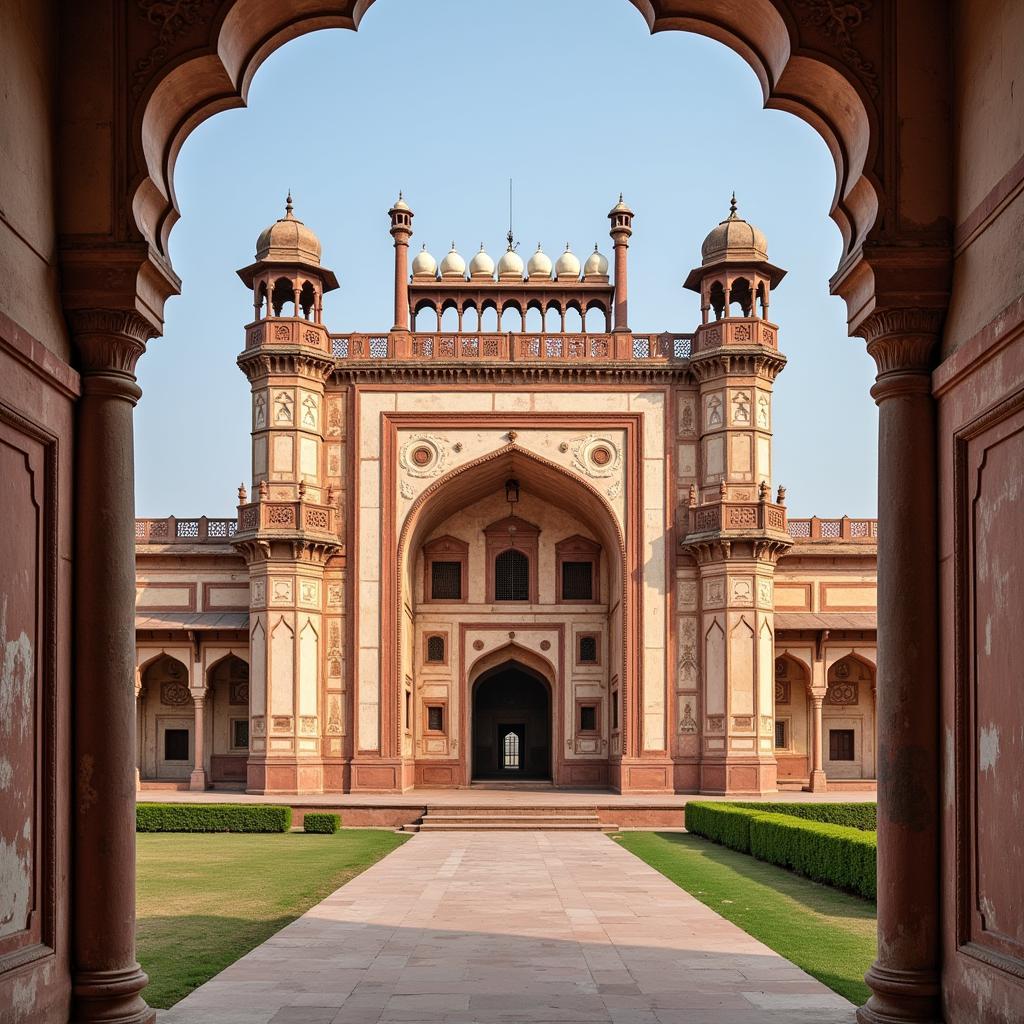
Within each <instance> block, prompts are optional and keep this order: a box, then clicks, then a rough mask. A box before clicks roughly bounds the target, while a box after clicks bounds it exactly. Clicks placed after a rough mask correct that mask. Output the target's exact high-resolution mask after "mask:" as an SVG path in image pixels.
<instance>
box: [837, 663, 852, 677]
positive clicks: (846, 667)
mask: <svg viewBox="0 0 1024 1024" xmlns="http://www.w3.org/2000/svg"><path fill="white" fill-rule="evenodd" d="M849 678H850V663H849V662H848V661H841V662H839V664H838V665H836V679H849Z"/></svg>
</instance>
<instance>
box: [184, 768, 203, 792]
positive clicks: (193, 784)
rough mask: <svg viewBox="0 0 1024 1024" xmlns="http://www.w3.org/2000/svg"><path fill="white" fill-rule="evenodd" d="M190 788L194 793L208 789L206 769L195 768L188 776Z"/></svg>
mask: <svg viewBox="0 0 1024 1024" xmlns="http://www.w3.org/2000/svg"><path fill="white" fill-rule="evenodd" d="M188 788H189V790H190V791H191V792H193V793H202V792H203V791H205V789H206V771H205V769H203V768H194V769H193V770H192V774H191V775H190V776H189V777H188Z"/></svg>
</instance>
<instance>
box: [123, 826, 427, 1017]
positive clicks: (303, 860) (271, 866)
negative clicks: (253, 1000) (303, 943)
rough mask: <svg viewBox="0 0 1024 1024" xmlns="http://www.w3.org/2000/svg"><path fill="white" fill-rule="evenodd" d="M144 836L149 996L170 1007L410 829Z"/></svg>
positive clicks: (144, 957)
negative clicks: (307, 833) (395, 830)
mask: <svg viewBox="0 0 1024 1024" xmlns="http://www.w3.org/2000/svg"><path fill="white" fill-rule="evenodd" d="M136 838H137V841H138V847H137V849H138V886H137V895H138V908H137V916H138V937H137V945H138V957H139V962H140V963H141V964H142V967H143V969H144V970H145V971H146V972H147V973H148V974H149V978H150V983H149V986H148V987H147V988H146V990H145V992H144V993H143V994H144V996H145V998H146V1001H147V1002H148V1003H149V1005H150V1006H155V1007H158V1008H160V1009H166V1008H167V1007H169V1006H173V1005H174V1004H175V1003H176V1002H177V1001H178V1000H179V999H182V998H184V997H185V996H186V995H188V993H189V992H191V991H192V989H194V988H196V987H198V986H199V985H201V984H202V983H203V982H204V981H207V980H209V979H210V978H212V977H213V976H214V975H215V974H217V973H218V972H220V971H222V970H223V969H224V968H225V967H227V966H228V964H231V963H233V962H234V961H235V960H237V959H238V958H239V957H240V956H243V955H244V954H245V953H247V952H248V951H249V950H250V949H253V948H254V947H255V946H258V945H259V944H260V943H261V942H263V941H265V940H266V939H267V938H269V937H270V936H271V935H273V934H274V932H276V931H278V930H279V929H281V928H283V927H284V926H285V925H286V924H288V923H289V922H290V921H294V920H295V918H297V917H299V916H300V915H301V914H303V913H305V911H307V910H308V909H309V908H310V907H312V906H314V905H315V904H316V903H319V902H320V900H322V899H323V898H324V897H325V896H328V895H329V894H330V893H332V892H333V891H334V890H335V889H337V888H338V886H340V885H343V884H344V883H345V882H347V881H348V880H349V879H350V878H353V877H354V876H355V875H358V874H359V872H360V871H363V870H364V869H366V868H368V867H369V866H370V865H371V864H373V863H375V862H376V861H378V860H380V859H381V857H383V856H385V854H388V853H390V852H391V851H392V850H393V849H395V847H397V846H400V845H401V844H402V843H403V842H405V840H406V839H407V838H408V836H401V835H396V834H395V833H393V832H386V831H382V830H378V829H365V830H355V829H353V830H346V831H343V832H339V833H338V834H337V835H306V834H304V833H286V834H284V835H237V834H200V835H195V834H167V833H160V834H144V835H139V836H137V837H136Z"/></svg>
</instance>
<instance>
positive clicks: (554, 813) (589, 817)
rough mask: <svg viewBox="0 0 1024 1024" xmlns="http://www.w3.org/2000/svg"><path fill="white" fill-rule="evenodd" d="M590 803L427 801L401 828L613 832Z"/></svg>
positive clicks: (464, 830) (422, 829)
mask: <svg viewBox="0 0 1024 1024" xmlns="http://www.w3.org/2000/svg"><path fill="white" fill-rule="evenodd" d="M616 830H617V826H615V825H610V824H607V823H602V822H601V821H600V820H599V819H598V816H597V810H596V809H595V808H593V807H550V806H548V807H514V806H513V807H509V806H507V805H505V806H501V805H483V806H477V805H467V806H464V807H459V806H454V805H451V804H437V805H429V804H428V805H427V809H426V812H425V813H424V814H423V817H422V818H420V820H419V821H418V822H415V823H414V824H411V825H403V826H402V831H404V832H536V831H542V832H615V831H616Z"/></svg>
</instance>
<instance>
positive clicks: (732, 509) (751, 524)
mask: <svg viewBox="0 0 1024 1024" xmlns="http://www.w3.org/2000/svg"><path fill="white" fill-rule="evenodd" d="M688 513H689V525H688V529H687V531H686V533H687V536H689V535H690V534H699V533H718V532H719V531H729V530H736V531H740V532H742V531H744V530H775V531H776V532H777V533H785V532H786V506H785V505H777V504H775V503H773V502H770V501H714V502H709V503H707V504H705V505H691V506H690V508H689V509H688Z"/></svg>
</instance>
